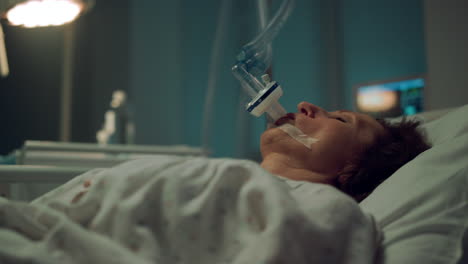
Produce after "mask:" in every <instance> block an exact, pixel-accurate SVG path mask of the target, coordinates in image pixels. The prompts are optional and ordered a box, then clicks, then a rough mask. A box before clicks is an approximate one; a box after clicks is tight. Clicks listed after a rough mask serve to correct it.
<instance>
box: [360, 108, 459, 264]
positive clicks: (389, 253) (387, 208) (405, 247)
mask: <svg viewBox="0 0 468 264" xmlns="http://www.w3.org/2000/svg"><path fill="white" fill-rule="evenodd" d="M421 128H422V129H424V130H425V131H426V133H427V136H428V139H429V141H430V142H431V143H432V144H433V147H432V148H431V149H429V150H427V151H425V152H424V153H422V154H420V155H419V156H418V157H416V158H415V159H414V160H412V161H411V162H409V163H407V164H406V165H405V166H403V167H402V168H400V169H399V170H398V171H396V172H395V173H394V174H393V175H392V176H391V177H390V178H388V179H387V180H386V181H385V182H383V183H382V184H381V185H380V186H378V187H377V188H376V189H375V191H374V192H373V193H372V194H371V195H369V196H368V197H367V198H366V199H365V200H364V201H362V202H361V207H362V208H363V210H364V211H366V212H369V213H371V214H372V215H374V217H375V218H376V220H377V222H378V223H379V225H380V226H381V228H382V230H383V233H384V236H383V242H382V245H383V247H382V251H381V255H380V261H379V262H380V263H398V264H401V263H437V264H439V263H444V264H445V263H457V261H459V260H460V258H461V256H462V254H463V249H462V240H463V234H464V233H465V232H466V229H467V225H468V105H466V106H463V107H460V108H458V109H456V110H454V111H451V112H449V113H447V114H445V115H444V116H442V117H440V118H438V119H435V120H433V121H430V122H428V123H426V124H423V125H422V126H421ZM467 251H468V249H465V254H468V252H467Z"/></svg>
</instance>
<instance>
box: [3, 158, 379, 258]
mask: <svg viewBox="0 0 468 264" xmlns="http://www.w3.org/2000/svg"><path fill="white" fill-rule="evenodd" d="M293 187H294V188H291V187H290V186H289V185H288V184H285V183H284V182H283V181H282V180H281V179H280V178H278V177H276V176H273V175H271V174H269V173H267V172H266V171H264V170H263V169H261V168H260V167H259V166H258V164H256V163H253V162H250V161H240V160H230V159H206V158H195V159H189V158H180V157H179V158H175V157H167V156H160V157H158V158H156V159H141V160H135V161H131V162H128V163H125V164H122V165H119V166H117V167H114V168H111V169H101V170H94V171H90V172H88V173H86V174H83V175H81V176H79V177H77V178H75V179H73V180H72V181H70V182H68V183H67V184H65V185H63V186H62V187H60V188H59V189H56V190H54V191H52V192H51V193H48V194H46V195H44V196H42V197H41V198H39V199H37V200H35V201H33V202H32V203H31V204H27V203H22V202H11V201H7V200H0V223H1V224H0V225H1V228H0V244H1V245H6V246H5V247H3V246H2V247H1V248H0V262H1V263H8V262H14V263H22V262H24V263H26V262H27V263H164V264H170V263H203V264H211V263H216V264H218V263H295V264H301V263H304V264H305V263H308V264H310V263H360V264H362V263H373V261H374V257H375V252H376V248H377V245H378V244H379V239H380V235H379V234H380V233H379V231H378V229H376V224H375V222H374V220H373V218H372V217H371V216H370V215H368V214H365V213H363V212H362V211H361V209H360V207H359V205H358V204H357V203H355V202H354V201H353V200H352V199H351V198H349V197H348V196H346V195H344V194H342V193H341V192H339V191H337V190H336V189H334V188H333V187H330V186H327V185H322V184H313V183H300V184H297V183H295V184H294V186H293ZM28 261H31V262H28Z"/></svg>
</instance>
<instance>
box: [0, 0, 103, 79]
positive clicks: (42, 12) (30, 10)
mask: <svg viewBox="0 0 468 264" xmlns="http://www.w3.org/2000/svg"><path fill="white" fill-rule="evenodd" d="M93 5H94V0H0V18H5V19H7V20H8V23H9V24H10V25H13V26H22V27H27V28H33V27H47V26H59V25H63V24H67V23H70V22H72V21H73V20H75V19H76V18H77V17H78V16H79V15H81V14H82V13H84V12H85V11H86V10H89V9H90V8H91V7H92V6H93ZM8 73H9V69H8V61H7V56H6V48H5V43H4V36H3V30H2V29H1V25H0V76H2V77H5V76H7V75H8Z"/></svg>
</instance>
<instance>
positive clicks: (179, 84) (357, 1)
mask: <svg viewBox="0 0 468 264" xmlns="http://www.w3.org/2000/svg"><path fill="white" fill-rule="evenodd" d="M230 2H231V6H230V12H229V16H228V17H226V19H227V20H229V21H228V22H229V23H228V26H226V28H225V29H224V31H223V32H224V34H225V38H224V40H223V42H222V45H221V51H220V57H219V60H218V63H219V67H218V68H217V70H218V74H217V75H216V76H215V77H216V78H217V82H216V88H217V89H216V92H215V94H214V97H215V100H214V102H213V105H212V111H211V113H212V115H211V117H212V119H211V120H212V122H211V123H210V124H211V125H210V129H209V132H210V133H209V134H210V137H209V140H208V143H209V147H210V148H211V151H212V153H213V156H216V157H239V158H249V159H255V160H258V159H259V154H258V142H259V136H260V134H261V132H262V131H263V129H264V126H265V122H264V120H263V118H254V117H252V116H250V115H248V114H247V113H246V112H245V111H244V110H243V109H244V105H245V102H246V101H247V100H248V99H247V98H246V97H245V96H244V95H243V94H242V93H241V92H240V91H241V90H240V88H239V83H238V82H237V80H235V78H234V77H233V75H232V74H231V67H232V65H233V64H234V61H235V56H236V54H237V53H238V52H239V50H240V48H241V47H242V45H244V44H245V43H247V42H248V41H250V40H251V39H252V38H253V37H254V36H255V34H256V33H257V32H258V26H257V10H256V4H255V3H256V1H254V0H232V1H230ZM272 2H273V9H275V7H277V6H278V5H279V3H280V0H273V1H272ZM221 3H223V1H221V0H205V1H191V0H172V1H167V0H164V1H163V0H139V1H130V0H115V1H112V2H111V1H96V6H95V8H94V9H93V10H91V12H89V13H88V14H86V15H85V16H82V17H81V18H80V19H78V21H76V22H75V24H74V25H75V29H76V32H75V33H76V43H75V44H76V50H75V76H74V85H75V87H74V103H73V124H72V139H73V140H74V141H79V142H95V132H96V131H97V130H98V129H99V128H100V126H101V125H102V122H103V117H104V112H105V111H106V110H107V108H108V104H109V101H110V98H111V94H112V91H114V90H116V89H123V90H127V91H128V92H129V95H130V99H131V101H132V103H133V109H134V114H135V122H136V143H138V144H158V145H174V144H187V145H190V146H201V145H202V144H203V143H204V142H203V141H202V139H201V138H202V123H203V110H204V106H205V93H206V89H207V86H208V79H209V76H210V75H209V67H210V60H211V56H212V50H213V45H214V40H215V36H216V34H215V31H216V28H217V25H218V24H219V21H218V19H219V18H218V17H219V11H220V7H221ZM5 32H6V34H7V35H6V41H7V49H8V53H9V57H10V66H11V72H12V74H11V75H10V76H9V77H8V78H6V79H0V108H1V109H2V111H1V112H2V113H4V114H3V115H2V119H1V120H0V121H1V122H0V123H2V124H5V126H3V127H4V128H6V129H2V134H1V135H2V136H1V137H0V151H1V153H8V152H9V151H11V150H12V148H17V147H19V146H20V144H21V141H22V140H25V139H43V140H57V139H58V138H57V137H58V127H59V125H58V121H59V118H58V117H59V114H58V112H57V111H56V108H57V107H58V106H59V101H58V100H59V99H60V98H59V87H60V82H61V61H62V52H63V47H62V41H63V36H62V34H63V32H62V29H61V28H48V29H32V30H27V29H26V30H25V29H17V28H13V27H9V26H6V27H5ZM29 39H31V40H29ZM25 40H28V41H25ZM38 41H39V42H38ZM40 46H41V47H42V46H47V47H52V48H50V49H48V50H47V52H43V49H42V48H41V49H39V47H40ZM25 55H28V56H26V57H25ZM45 55H46V57H44V56H45ZM31 62H36V63H31ZM37 63H39V64H40V65H41V67H36V66H37ZM425 71H426V62H425V45H424V36H423V1H422V0H412V1H407V0H296V7H295V9H294V11H293V13H292V15H291V17H290V18H289V20H288V21H287V22H286V24H285V26H284V28H283V30H282V31H281V32H280V33H279V35H278V37H277V39H275V41H274V42H273V78H274V79H275V80H277V81H278V82H279V83H280V84H281V85H282V86H283V89H284V92H285V95H284V96H283V97H282V98H281V100H280V101H281V103H282V104H283V105H284V106H285V108H286V109H287V110H288V111H295V109H296V104H297V103H298V102H300V101H303V100H307V101H310V102H312V103H315V104H317V105H320V106H323V107H325V108H330V109H333V108H351V106H352V89H351V88H352V86H353V85H354V84H356V83H360V82H366V81H372V80H381V79H388V78H395V77H400V76H405V75H411V74H417V73H423V72H425ZM43 72H45V73H43ZM31 87H32V88H33V89H32V90H31ZM39 91H40V92H39ZM36 93H39V94H40V96H39V97H38V98H42V99H41V100H40V102H41V103H40V105H37V104H36V103H29V102H31V100H29V99H28V98H33V97H31V95H34V94H36ZM25 96H26V97H28V98H25ZM34 98H35V97H34ZM33 101H34V100H33ZM43 104H46V105H47V107H43ZM15 106H17V107H15ZM45 110H47V111H48V112H50V113H51V114H44V111H45ZM5 113H6V114H5ZM12 117H15V118H12ZM44 117H48V119H47V122H46V121H44V122H38V120H42V119H43V118H44ZM41 118H42V119H41ZM11 142H14V144H11Z"/></svg>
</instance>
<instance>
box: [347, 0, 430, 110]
mask: <svg viewBox="0 0 468 264" xmlns="http://www.w3.org/2000/svg"><path fill="white" fill-rule="evenodd" d="M341 19H342V21H341V23H342V44H341V45H342V49H343V71H342V72H343V84H344V87H343V88H344V94H345V96H346V105H345V107H346V108H351V107H352V100H353V98H352V86H353V85H355V84H358V83H362V82H367V81H374V80H377V81H378V80H384V79H392V78H398V77H402V76H407V75H413V74H421V73H425V72H426V58H425V43H424V24H423V20H424V17H423V1H420V0H418V1H414V0H412V1H408V0H392V1H382V0H379V1H376V0H358V1H356V0H355V1H349V0H348V1H346V0H343V1H342V7H341Z"/></svg>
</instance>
